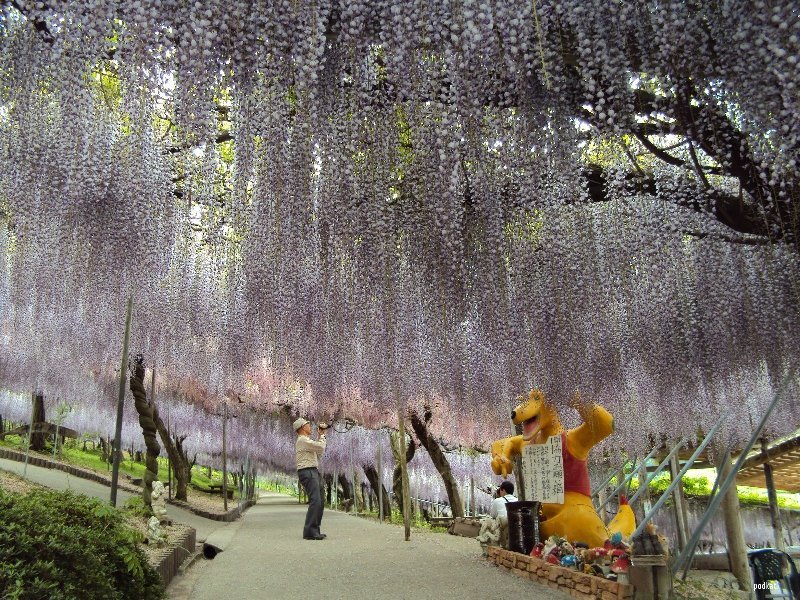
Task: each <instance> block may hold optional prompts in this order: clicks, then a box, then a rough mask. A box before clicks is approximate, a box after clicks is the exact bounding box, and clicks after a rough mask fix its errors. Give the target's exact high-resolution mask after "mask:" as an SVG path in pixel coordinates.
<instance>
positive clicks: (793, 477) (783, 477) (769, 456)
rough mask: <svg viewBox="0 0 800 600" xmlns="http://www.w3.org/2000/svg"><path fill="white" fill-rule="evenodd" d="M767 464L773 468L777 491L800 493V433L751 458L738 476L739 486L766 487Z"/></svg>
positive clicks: (744, 464)
mask: <svg viewBox="0 0 800 600" xmlns="http://www.w3.org/2000/svg"><path fill="white" fill-rule="evenodd" d="M766 463H769V465H770V467H771V470H772V479H773V485H774V488H775V489H778V490H782V491H786V492H792V493H794V494H798V493H800V432H798V433H797V434H796V435H794V436H793V437H791V438H789V439H787V440H784V441H782V442H779V443H777V444H772V445H771V446H768V447H767V448H766V449H763V448H762V450H761V451H760V452H757V453H754V454H752V455H751V456H749V457H748V458H747V460H745V462H744V463H743V464H742V469H741V470H740V471H739V474H738V475H737V476H736V483H737V485H751V486H754V487H765V482H764V464H766Z"/></svg>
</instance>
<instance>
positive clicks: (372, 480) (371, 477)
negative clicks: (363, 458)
mask: <svg viewBox="0 0 800 600" xmlns="http://www.w3.org/2000/svg"><path fill="white" fill-rule="evenodd" d="M364 474H365V475H366V476H367V480H368V481H369V484H370V486H372V491H374V492H375V497H376V498H380V497H381V493H380V491H379V489H380V488H378V486H381V487H383V516H384V517H388V516H389V515H391V514H392V505H391V504H389V494H388V493H387V491H386V487H384V486H383V484H382V483H381V482H380V477H378V471H377V470H376V469H375V467H373V466H372V465H364ZM401 495H402V494H401Z"/></svg>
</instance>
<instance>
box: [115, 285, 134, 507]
mask: <svg viewBox="0 0 800 600" xmlns="http://www.w3.org/2000/svg"><path fill="white" fill-rule="evenodd" d="M132 313H133V294H131V295H130V296H128V316H127V317H126V319H125V338H124V339H123V342H122V363H121V365H120V368H119V395H118V397H117V423H116V428H115V429H114V432H115V433H114V435H115V436H116V437H115V438H114V448H113V450H112V452H113V458H114V466H113V467H112V469H111V506H116V505H117V485H118V483H119V458H120V454H121V453H122V407H123V405H124V402H125V382H126V381H127V379H128V378H127V377H126V373H127V370H128V343H129V342H130V338H131V314H132Z"/></svg>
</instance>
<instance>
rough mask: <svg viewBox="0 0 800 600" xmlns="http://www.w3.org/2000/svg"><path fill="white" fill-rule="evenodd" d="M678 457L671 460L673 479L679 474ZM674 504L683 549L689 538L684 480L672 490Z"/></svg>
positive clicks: (680, 546) (676, 523) (679, 542)
mask: <svg viewBox="0 0 800 600" xmlns="http://www.w3.org/2000/svg"><path fill="white" fill-rule="evenodd" d="M678 471H679V469H678V459H677V457H675V456H673V457H672V458H671V459H670V461H669V473H670V478H671V479H672V481H675V479H676V477H677V476H678ZM672 500H673V502H672V504H673V509H674V510H675V529H676V530H677V532H678V540H677V542H678V550H679V551H683V549H684V548H685V547H686V542H687V541H688V539H689V534H688V527H687V519H686V496H685V495H684V493H683V482H682V481H678V485H677V486H676V487H675V490H674V491H673V492H672Z"/></svg>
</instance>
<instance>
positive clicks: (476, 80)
mask: <svg viewBox="0 0 800 600" xmlns="http://www.w3.org/2000/svg"><path fill="white" fill-rule="evenodd" d="M799 37H800V8H798V5H797V3H796V2H794V1H792V0H776V1H773V2H770V3H766V2H762V1H756V0H747V1H742V0H722V1H720V2H714V3H697V2H686V1H681V0H675V1H673V2H666V3H665V2H661V1H655V0H641V1H639V2H624V3H619V2H606V1H604V0H590V1H587V0H540V1H539V2H534V3H531V2H529V1H521V0H494V1H492V2H489V1H483V0H451V1H448V2H429V1H428V0H386V1H383V2H366V1H351V0H312V1H308V2H291V1H289V0H274V1H263V2H256V3H238V2H233V3H231V2H222V1H221V0H213V1H209V2H188V3H184V2H177V1H176V0H137V1H136V2H121V1H117V0H91V1H85V2H66V1H63V0H49V1H45V2H41V1H40V2H32V1H24V0H18V1H15V2H3V3H2V4H0V388H3V389H7V390H14V391H16V392H26V393H28V394H29V393H30V392H31V391H39V392H42V393H44V394H45V396H46V397H47V398H50V397H52V398H54V399H55V398H62V399H66V401H68V402H71V403H73V404H75V405H76V406H82V407H84V408H82V409H81V410H76V411H75V412H74V413H73V415H72V416H71V417H70V418H71V419H73V424H72V425H71V426H73V427H76V428H77V427H89V428H95V429H97V428H99V429H102V431H101V432H100V433H101V434H103V435H106V434H108V433H109V432H110V431H111V429H112V427H111V418H112V412H113V408H112V407H113V399H112V396H113V388H114V385H113V383H112V382H113V380H114V377H115V369H119V356H120V352H121V346H122V332H123V330H124V317H125V315H124V313H125V305H126V300H127V298H128V296H132V297H133V299H134V306H135V308H134V315H133V330H132V338H131V340H132V341H131V345H132V349H133V351H135V352H141V353H142V354H143V356H144V357H145V361H146V363H147V365H148V366H152V365H154V366H155V367H156V370H157V373H158V381H159V384H158V390H159V391H158V394H157V402H158V403H159V404H160V405H161V406H162V408H161V410H162V413H163V412H165V410H166V409H165V408H164V406H166V405H167V404H168V405H170V406H171V407H172V413H171V419H172V420H173V423H175V426H176V427H177V428H178V429H180V430H181V431H183V432H184V433H186V434H187V435H192V434H195V438H196V439H193V440H192V441H191V443H192V444H194V445H195V451H196V452H199V453H201V454H203V455H205V456H207V457H208V459H209V460H212V459H214V460H215V458H214V457H215V456H216V454H215V453H216V452H217V449H218V448H219V436H220V434H221V433H220V431H219V428H220V421H219V418H218V417H216V416H214V415H219V413H220V405H221V403H222V402H223V401H226V402H229V403H231V406H233V407H234V408H235V409H236V410H235V413H236V415H237V416H236V419H233V420H232V423H231V428H232V429H231V431H232V438H231V439H232V440H233V442H232V443H233V447H232V449H231V452H232V453H233V454H234V455H236V456H238V457H239V459H241V460H244V457H245V456H247V455H249V456H251V457H252V458H253V459H257V460H260V461H262V463H263V464H265V465H267V464H268V465H271V467H274V468H281V469H291V453H292V441H293V440H292V436H293V433H292V432H291V431H290V430H289V428H288V426H286V424H285V422H284V421H288V419H286V418H285V417H286V415H287V414H289V413H291V414H295V415H296V414H299V413H302V414H304V415H306V416H308V417H309V418H318V419H339V420H344V419H349V422H355V423H358V424H359V425H360V426H362V427H364V428H366V429H371V428H380V427H396V426H397V407H398V406H400V407H401V412H411V411H415V412H417V413H420V414H421V413H422V412H423V411H430V412H431V414H432V419H431V421H430V430H431V432H432V434H433V435H434V436H435V438H436V439H437V440H440V441H442V442H444V443H446V444H449V445H451V446H452V447H457V446H459V445H460V446H463V447H477V448H482V449H486V448H487V446H488V443H489V442H490V441H491V440H492V439H494V438H496V437H498V436H504V435H507V434H508V433H509V432H510V425H509V421H508V415H509V410H510V409H511V408H512V407H513V404H514V398H515V397H516V396H517V395H518V394H520V393H522V392H525V391H526V390H527V389H529V388H530V387H532V386H539V387H541V388H542V389H543V390H544V391H545V392H546V393H547V394H548V396H549V397H550V398H551V400H552V401H553V402H554V403H555V404H556V405H557V406H559V407H562V408H563V409H564V410H563V413H564V415H563V416H564V422H565V424H567V425H570V424H571V423H573V422H575V419H577V415H576V414H574V412H573V411H570V410H569V409H568V408H567V407H568V402H569V400H570V398H571V397H572V395H573V393H574V391H575V390H576V389H577V390H580V391H581V393H582V394H583V396H584V397H585V398H590V399H592V400H594V401H597V402H600V403H602V404H603V405H605V406H606V407H608V408H609V410H611V412H612V413H613V414H614V415H615V417H616V422H617V431H616V435H615V436H614V438H613V439H610V440H609V441H608V442H607V444H613V445H615V446H617V447H619V448H625V449H627V450H629V451H638V450H641V449H643V448H644V447H645V446H648V444H650V443H651V441H652V439H653V438H652V437H650V436H651V435H653V434H657V435H661V434H664V435H667V436H668V437H671V438H676V437H679V436H681V435H683V434H685V433H687V432H695V431H697V429H698V427H700V428H704V429H708V428H709V427H710V426H711V424H712V422H713V419H714V418H715V416H716V415H717V414H718V413H719V412H721V411H728V412H730V413H731V415H732V418H729V419H728V421H727V425H726V428H727V429H726V437H727V438H729V439H730V440H731V441H733V442H735V443H740V442H742V441H743V440H745V439H747V438H748V437H749V434H750V431H751V430H752V427H753V425H752V423H754V422H757V421H758V419H759V418H760V416H761V415H762V414H763V412H764V410H765V408H766V406H767V405H768V403H769V401H770V400H771V399H772V397H773V395H774V394H775V393H777V391H778V390H779V389H781V386H783V384H784V383H786V382H787V377H788V387H784V388H783V391H782V394H783V395H784V397H785V398H786V399H792V398H794V399H795V400H796V398H797V393H798V375H797V371H796V367H797V364H798V357H799V356H798V355H800V262H799V261H798V259H799V258H800V255H798V249H800V219H798V214H800V165H799V164H798V156H800V88H799V87H798V86H800V77H798V73H800V69H798V60H800V42H799V41H798V39H799ZM3 402H4V404H3V405H2V409H3V410H4V411H7V413H10V414H11V415H12V418H15V419H19V420H24V416H23V415H22V414H20V411H21V410H22V409H21V408H20V405H19V402H18V401H14V402H13V403H12V402H11V400H8V399H6V400H3ZM87 407H91V409H89V408H87ZM88 410H91V411H96V413H97V414H99V415H102V417H100V418H98V419H95V421H94V422H92V420H91V419H89V418H88V417H87V416H86V415H87V414H89V413H88V412H87V411H88ZM780 415H781V418H779V419H773V420H772V421H770V423H769V424H768V435H770V436H776V435H779V434H783V433H787V432H788V431H790V430H791V429H793V428H795V427H796V425H797V423H798V422H800V403H798V402H796V401H789V400H784V401H783V405H782V409H781V411H780ZM131 422H132V415H131ZM131 427H132V426H131ZM199 430H202V431H203V432H204V433H203V435H202V436H201V435H196V434H197V432H198V431H199ZM126 431H127V430H126ZM125 435H126V436H128V438H129V439H133V438H134V437H135V436H136V435H137V434H136V432H135V428H131V429H130V432H129V433H126V434H125ZM345 435H351V436H352V438H350V439H351V442H346V441H345V439H346V438H345V437H344V436H345ZM368 438H369V434H368V433H366V432H361V433H358V434H354V433H352V432H351V433H350V434H343V437H342V440H341V441H339V442H337V443H341V444H345V445H343V446H342V447H341V448H339V449H338V450H332V453H331V461H332V464H333V463H335V464H336V465H338V466H337V468H344V467H345V465H346V463H347V461H348V460H352V461H355V462H354V464H357V463H359V462H361V463H363V462H364V461H366V460H367V457H366V456H361V454H360V452H362V451H366V450H363V447H365V446H368V445H371V444H372V443H373V442H372V441H368ZM187 439H188V438H187ZM369 439H371V438H369ZM352 440H360V441H359V442H358V443H356V442H354V441H352ZM187 443H188V442H187ZM348 443H350V444H354V443H355V444H356V446H357V448H353V449H350V448H347V447H346V444H348ZM374 443H375V444H377V443H378V442H377V441H375V442H374ZM369 452H371V453H373V452H374V446H373V448H372V449H370V450H369ZM387 453H388V448H387ZM340 454H341V455H340ZM351 454H352V455H353V457H352V458H351ZM484 466H485V465H484ZM480 468H483V467H480ZM469 472H470V473H471V474H472V475H474V476H476V477H478V478H480V477H481V476H482V475H481V473H482V472H483V471H480V470H478V471H475V470H474V469H473V467H470V471H469ZM472 475H471V476H472ZM457 477H459V478H461V480H464V479H465V478H466V477H467V470H466V468H464V469H461V470H459V472H458V474H457ZM420 493H421V492H420ZM430 493H431V494H433V493H434V491H432V490H431V491H430ZM437 493H438V492H437Z"/></svg>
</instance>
